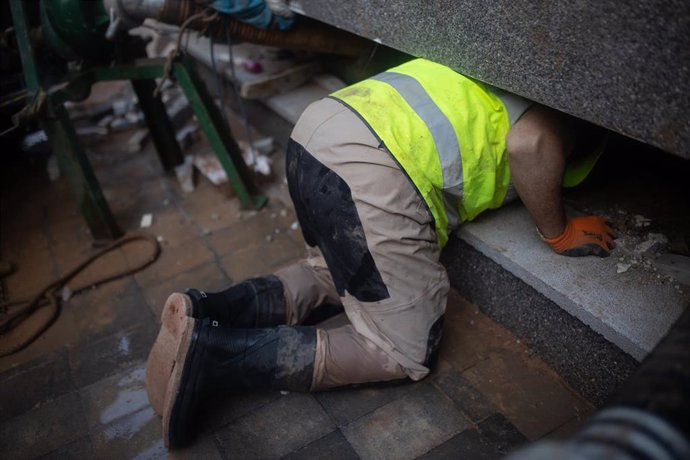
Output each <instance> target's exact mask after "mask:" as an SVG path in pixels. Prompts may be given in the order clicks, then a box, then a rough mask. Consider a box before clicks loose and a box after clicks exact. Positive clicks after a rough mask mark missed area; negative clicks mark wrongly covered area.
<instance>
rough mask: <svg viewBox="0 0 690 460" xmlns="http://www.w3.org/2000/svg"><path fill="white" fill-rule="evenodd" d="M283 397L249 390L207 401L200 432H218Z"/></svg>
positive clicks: (264, 391) (266, 391)
mask: <svg viewBox="0 0 690 460" xmlns="http://www.w3.org/2000/svg"><path fill="white" fill-rule="evenodd" d="M281 397H282V396H281V393H280V392H279V391H275V390H270V391H269V390H249V391H243V392H239V393H236V394H232V395H228V396H224V397H220V398H215V399H214V400H212V401H206V402H205V404H204V408H203V413H204V418H203V420H200V421H199V425H200V431H201V432H203V433H211V432H214V431H217V430H219V429H221V428H223V427H225V426H226V425H228V424H230V423H232V422H234V421H235V420H237V419H239V418H240V417H243V416H244V415H246V414H249V413H250V412H254V411H256V410H258V409H260V408H262V407H264V406H266V405H268V404H270V403H271V402H273V401H276V400H277V399H280V398H281Z"/></svg>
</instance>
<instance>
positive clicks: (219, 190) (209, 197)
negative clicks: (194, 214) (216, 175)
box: [170, 176, 235, 212]
mask: <svg viewBox="0 0 690 460" xmlns="http://www.w3.org/2000/svg"><path fill="white" fill-rule="evenodd" d="M170 184H171V185H172V186H174V187H175V190H176V191H179V183H178V181H177V179H172V180H170ZM178 193H179V197H180V199H179V203H180V205H181V206H182V208H183V209H185V210H186V211H187V212H190V210H192V209H201V208H203V207H205V206H216V205H222V204H223V203H227V202H229V201H231V200H232V199H233V198H234V196H235V195H234V192H233V190H232V187H230V186H229V185H227V184H225V185H222V186H216V185H213V184H212V183H211V182H209V181H208V180H207V179H206V178H205V177H200V176H198V180H197V181H196V187H195V189H194V192H193V193H183V192H178Z"/></svg>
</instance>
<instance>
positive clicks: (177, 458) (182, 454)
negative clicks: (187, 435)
mask: <svg viewBox="0 0 690 460" xmlns="http://www.w3.org/2000/svg"><path fill="white" fill-rule="evenodd" d="M168 458H169V459H170V460H196V459H203V460H223V455H222V454H221V453H220V449H219V447H218V445H217V444H216V439H215V437H214V436H213V435H206V436H203V437H198V438H196V439H195V440H194V444H192V445H191V446H189V447H186V448H184V449H176V450H171V451H170V452H168Z"/></svg>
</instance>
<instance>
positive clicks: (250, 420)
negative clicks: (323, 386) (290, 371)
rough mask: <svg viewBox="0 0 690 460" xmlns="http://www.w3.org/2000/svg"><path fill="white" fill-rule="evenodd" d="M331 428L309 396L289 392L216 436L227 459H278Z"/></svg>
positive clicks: (332, 426) (332, 428)
mask: <svg viewBox="0 0 690 460" xmlns="http://www.w3.org/2000/svg"><path fill="white" fill-rule="evenodd" d="M334 429H335V425H334V423H333V422H332V421H331V419H330V418H329V417H328V415H327V414H326V413H325V412H324V410H323V409H322V408H321V406H320V405H319V403H317V402H316V400H315V399H314V397H313V396H312V395H308V394H300V393H291V394H289V395H287V396H284V397H282V398H280V399H278V400H276V401H274V402H273V403H271V404H268V405H266V406H263V407H261V408H260V409H258V410H256V411H254V412H252V413H251V414H248V415H247V416H245V417H241V418H239V419H237V420H236V421H235V422H233V423H231V424H229V425H227V426H226V427H225V428H222V429H220V430H218V432H217V433H216V436H217V438H218V440H219V441H220V445H221V447H222V449H223V452H224V453H225V455H227V456H228V457H230V458H243V459H252V458H254V459H258V458H280V457H282V456H284V455H287V454H289V453H291V452H293V451H294V450H296V449H299V448H301V447H303V446H306V445H308V444H310V443H311V442H313V441H315V440H316V439H319V438H321V437H323V436H324V435H326V434H328V433H330V432H331V431H333V430H334Z"/></svg>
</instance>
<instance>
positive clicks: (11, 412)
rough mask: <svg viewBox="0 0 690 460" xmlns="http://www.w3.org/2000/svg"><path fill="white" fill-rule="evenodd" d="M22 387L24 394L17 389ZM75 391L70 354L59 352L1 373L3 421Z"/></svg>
mask: <svg viewBox="0 0 690 460" xmlns="http://www.w3.org/2000/svg"><path fill="white" fill-rule="evenodd" d="M18 390H21V397H17V391H18ZM72 390H74V383H73V381H72V376H71V375H70V371H69V365H68V363H67V353H65V352H56V353H53V354H51V355H48V356H47V357H44V358H41V359H37V360H34V361H32V362H30V363H27V364H24V365H22V366H19V367H17V368H15V369H12V370H11V371H8V372H5V373H3V374H2V378H1V379H0V423H2V422H4V421H6V420H9V419H10V418H12V417H16V416H17V415H20V414H23V413H24V412H26V411H28V410H30V409H31V408H33V407H34V406H39V405H41V404H42V403H45V402H46V401H50V400H51V399H55V398H58V397H59V396H62V395H63V394H65V393H69V392H70V391H72Z"/></svg>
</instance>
